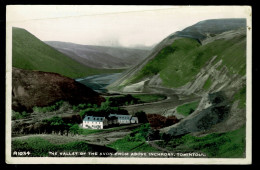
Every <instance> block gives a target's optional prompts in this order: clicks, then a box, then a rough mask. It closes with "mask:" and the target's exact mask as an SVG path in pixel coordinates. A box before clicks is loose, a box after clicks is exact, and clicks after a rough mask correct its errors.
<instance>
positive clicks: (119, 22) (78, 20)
mask: <svg viewBox="0 0 260 170" xmlns="http://www.w3.org/2000/svg"><path fill="white" fill-rule="evenodd" d="M249 12H250V9H249V8H247V7H239V6H215V7H213V6H65V5H63V6H50V5H49V6H44V5H43V6H40V5H38V6H36V5H17V6H8V7H7V26H15V27H20V28H25V29H26V30H27V31H29V32H31V33H32V34H34V35H35V36H36V37H38V38H39V39H41V40H42V41H64V42H73V43H77V44H86V45H107V46H113V45H116V46H117V45H119V46H125V47H134V46H138V45H143V46H151V45H153V44H155V43H158V42H159V41H161V40H162V39H163V38H165V37H166V36H168V35H169V34H171V33H174V32H176V31H180V30H182V29H184V28H185V27H188V26H190V25H193V24H195V23H197V22H199V21H201V20H206V19H214V18H246V17H247V16H248V15H249Z"/></svg>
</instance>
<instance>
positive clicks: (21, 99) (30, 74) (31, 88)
mask: <svg viewBox="0 0 260 170" xmlns="http://www.w3.org/2000/svg"><path fill="white" fill-rule="evenodd" d="M60 100H64V101H68V102H70V103H71V104H80V103H92V104H100V103H101V102H102V101H104V98H103V97H100V96H99V94H98V93H96V92H94V91H93V90H91V89H90V88H88V87H86V86H85V85H83V84H80V83H78V82H76V81H75V80H73V79H71V78H67V77H64V76H61V75H60V74H57V73H48V72H42V71H29V70H23V69H18V68H14V67H13V69H12V110H14V111H18V112H22V111H27V112H30V111H32V108H33V107H34V106H39V107H43V106H48V105H51V104H54V103H55V102H57V101H60Z"/></svg>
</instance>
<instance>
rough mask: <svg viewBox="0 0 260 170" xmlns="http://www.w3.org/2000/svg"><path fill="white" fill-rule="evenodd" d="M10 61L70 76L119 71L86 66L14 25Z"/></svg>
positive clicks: (23, 66)
mask: <svg viewBox="0 0 260 170" xmlns="http://www.w3.org/2000/svg"><path fill="white" fill-rule="evenodd" d="M12 62H13V67H16V68H21V69H26V70H39V71H45V72H54V73H59V74H61V75H64V76H67V77H71V78H78V77H85V76H88V75H94V74H100V73H109V72H118V71H120V70H107V69H93V68H90V67H86V66H85V65H83V64H81V63H79V62H77V61H75V60H73V59H71V58H70V57H68V56H66V55H64V54H62V53H60V52H59V51H57V50H56V49H54V48H53V47H50V46H49V45H47V44H45V43H44V42H42V41H41V40H39V39H38V38H37V37H35V36H34V35H32V34H31V33H29V32H28V31H26V30H25V29H21V28H16V27H13V29H12Z"/></svg>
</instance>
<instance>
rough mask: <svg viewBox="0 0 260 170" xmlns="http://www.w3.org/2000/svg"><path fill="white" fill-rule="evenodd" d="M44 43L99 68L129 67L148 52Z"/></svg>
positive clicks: (55, 42) (51, 42)
mask: <svg viewBox="0 0 260 170" xmlns="http://www.w3.org/2000/svg"><path fill="white" fill-rule="evenodd" d="M45 43H46V44H48V45H50V46H52V47H53V48H55V49H57V50H58V51H60V52H61V53H63V54H65V55H67V56H69V57H71V58H72V59H73V60H76V61H78V62H79V63H82V64H84V65H86V66H87V67H92V68H93V67H94V68H99V69H100V68H101V69H104V68H106V69H125V68H129V67H131V66H133V65H135V64H136V63H138V62H140V61H141V60H142V59H144V58H145V57H146V56H147V54H148V50H141V49H131V48H122V47H106V46H92V45H80V44H74V43H68V42H59V41H45Z"/></svg>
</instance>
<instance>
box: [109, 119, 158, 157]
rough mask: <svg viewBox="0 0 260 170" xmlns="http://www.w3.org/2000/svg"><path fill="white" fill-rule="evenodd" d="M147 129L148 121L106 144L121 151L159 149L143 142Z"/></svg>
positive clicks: (148, 126) (151, 150)
mask: <svg viewBox="0 0 260 170" xmlns="http://www.w3.org/2000/svg"><path fill="white" fill-rule="evenodd" d="M149 129H150V125H149V124H148V123H147V124H144V125H142V126H140V127H138V128H136V129H134V130H133V131H132V132H131V133H130V134H129V135H127V136H126V137H124V138H123V139H119V140H117V141H115V142H113V143H111V144H109V145H107V146H108V147H110V148H113V149H115V150H117V151H121V152H153V151H159V150H157V149H156V148H153V147H152V146H150V145H148V144H147V143H146V142H145V141H146V138H147V135H148V134H149Z"/></svg>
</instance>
